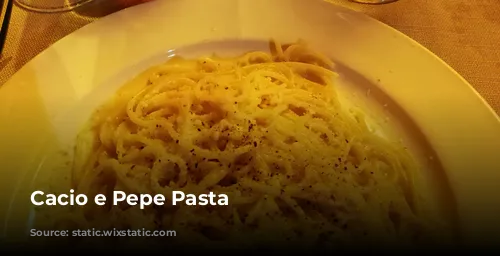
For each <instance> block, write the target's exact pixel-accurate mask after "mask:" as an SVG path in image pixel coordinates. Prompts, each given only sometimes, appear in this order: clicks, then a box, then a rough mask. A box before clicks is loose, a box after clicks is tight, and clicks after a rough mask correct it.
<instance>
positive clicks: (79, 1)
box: [15, 0, 94, 12]
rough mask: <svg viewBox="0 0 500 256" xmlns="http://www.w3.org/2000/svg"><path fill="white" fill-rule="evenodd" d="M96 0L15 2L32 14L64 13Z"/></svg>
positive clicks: (30, 0) (20, 0) (26, 0)
mask: <svg viewBox="0 0 500 256" xmlns="http://www.w3.org/2000/svg"><path fill="white" fill-rule="evenodd" d="M92 1H94V0H15V3H16V4H17V5H18V6H19V7H21V8H23V9H26V10H28V11H32V12H64V11H70V10H73V9H75V8H77V7H79V6H82V5H84V4H86V3H89V2H92Z"/></svg>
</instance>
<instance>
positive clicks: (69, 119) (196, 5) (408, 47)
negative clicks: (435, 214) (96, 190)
mask: <svg viewBox="0 0 500 256" xmlns="http://www.w3.org/2000/svg"><path fill="white" fill-rule="evenodd" d="M271 37H272V38H275V39H277V40H279V41H281V42H293V41H296V40H297V39H299V38H302V39H305V40H306V41H307V42H309V43H310V44H311V45H312V46H313V47H314V48H317V49H319V50H321V51H323V52H324V53H326V54H328V55H329V56H331V57H332V58H333V59H334V60H336V61H337V62H338V63H340V65H339V72H340V74H341V76H342V85H345V86H344V87H346V88H354V89H355V90H354V91H357V92H361V93H358V94H357V96H356V97H357V98H370V99H372V100H371V102H374V103H375V104H373V105H371V106H375V105H377V106H379V107H380V109H384V107H382V106H383V105H386V104H387V106H386V108H385V109H386V110H384V111H385V114H387V115H388V116H391V120H396V121H397V122H391V123H394V124H396V126H399V127H400V128H403V130H404V131H405V134H406V135H409V136H408V137H411V138H412V139H413V140H416V141H417V142H418V143H417V144H418V145H419V148H420V149H419V150H420V151H419V152H424V154H425V155H424V158H427V161H424V162H426V164H428V165H433V166H434V167H436V168H435V169H436V171H435V172H434V173H430V175H428V176H429V177H431V179H432V181H438V182H437V183H439V186H440V187H441V188H442V189H441V192H443V193H448V195H447V196H449V197H448V199H447V201H448V204H447V206H448V208H449V209H451V210H453V209H454V207H455V208H456V209H455V210H456V211H457V212H458V222H459V226H460V230H461V233H462V234H463V236H464V238H465V239H466V241H467V242H471V243H472V242H475V241H478V240H477V239H479V238H481V239H483V241H482V242H483V243H484V242H485V241H484V239H488V238H491V239H493V236H489V235H484V234H485V232H487V233H486V234H491V233H489V232H495V231H498V230H500V221H499V220H500V218H498V216H500V199H499V198H498V197H495V195H497V193H496V191H497V190H496V188H497V187H498V186H500V160H499V159H500V157H499V156H500V121H499V120H500V119H499V118H498V116H497V115H496V114H495V113H494V112H493V110H492V109H491V108H489V106H488V105H487V104H486V103H485V102H484V100H483V99H481V97H480V96H479V95H478V94H477V93H476V92H475V91H474V90H473V89H472V87H471V86H470V85H469V84H468V83H467V82H466V81H465V80H464V79H463V78H461V77H460V76H459V75H458V74H457V73H456V72H454V71H453V70H452V69H451V68H450V67H449V66H447V65H446V64H445V63H443V62H442V61H441V60H440V59H439V58H437V57H436V56H434V55H433V54H432V53H430V52H429V51H428V50H426V49H425V48H423V47H422V46H420V45H419V44H417V43H416V42H414V41H412V40H411V39H409V38H408V37H406V36H404V35H403V34H401V33H399V32H397V31H396V30H394V29H392V28H390V27H388V26H386V25H384V24H382V23H380V22H377V21H375V20H373V19H371V18H369V17H367V16H365V15H363V14H360V13H357V12H354V11H351V10H348V9H345V8H342V7H337V6H334V5H332V4H329V3H325V2H322V1H305V0H274V1H269V0H251V1H250V0H248V1H244V0H211V1H204V0H198V1H188V0H169V1H154V2H151V3H148V4H144V5H140V6H137V7H134V8H130V9H127V10H124V11H121V12H119V13H116V14H113V15H111V16H108V17H105V18H103V19H101V20H99V21H97V22H95V23H92V24H90V25H88V26H86V27H84V28H82V29H80V30H79V31H77V32H75V33H73V34H71V35H69V36H67V37H66V38H64V39H63V40H61V41H59V42H57V43H56V44H54V45H53V46H52V47H50V48H49V49H47V50H46V51H44V52H43V53H42V54H40V55H39V56H37V57H36V58H34V59H33V60H32V61H31V62H30V63H29V64H27V65H26V66H25V67H23V68H22V69H21V70H20V71H19V72H18V73H17V74H15V75H14V76H13V77H12V78H11V80H10V81H9V82H7V83H6V84H5V85H4V86H3V87H2V88H1V90H0V121H1V124H2V125H1V126H0V143H1V144H0V167H1V168H2V169H1V171H2V176H1V178H0V188H1V189H2V191H1V195H2V196H1V205H0V206H1V209H0V219H1V220H2V222H1V224H0V227H1V228H2V231H3V234H4V235H5V236H6V238H11V237H13V236H14V235H15V234H20V233H21V232H24V231H25V230H26V227H27V225H28V214H29V209H30V200H29V195H30V193H31V192H33V191H34V190H36V189H37V188H38V187H36V186H38V185H36V186H34V185H33V184H35V183H33V182H34V181H35V180H37V179H38V178H40V179H41V178H43V176H44V175H43V172H42V171H41V170H43V169H47V168H48V167H46V166H47V163H48V162H50V161H49V160H50V159H49V158H50V155H51V154H52V153H53V152H57V151H58V150H61V149H64V148H65V147H67V146H68V145H70V143H71V141H72V140H73V138H74V136H75V133H76V132H77V130H78V128H79V126H80V124H81V123H82V122H83V121H84V120H85V119H86V118H87V117H88V115H89V113H90V111H92V109H93V107H95V106H96V105H97V104H99V103H101V102H102V100H103V99H105V98H106V97H108V96H109V95H111V93H112V92H113V91H114V90H115V89H116V88H117V86H119V85H121V83H122V82H124V81H126V80H128V79H130V78H131V77H133V76H134V75H136V74H138V73H139V72H140V71H142V70H143V69H144V68H145V67H147V66H149V65H152V64H156V63H159V62H161V61H163V60H166V59H167V58H168V56H169V55H171V54H179V53H181V54H183V55H193V56H194V55H203V54H210V53H212V52H213V51H217V52H218V53H224V54H236V53H241V52H243V51H248V50H255V49H257V48H259V47H263V44H262V43H263V42H266V41H267V40H268V39H269V38H271ZM208 41H210V42H212V43H208ZM213 42H215V43H213ZM171 49H178V50H176V51H170V50H171ZM368 90H369V91H370V92H371V93H370V95H369V96H368V97H366V96H365V92H367V91H368ZM346 95H347V94H346ZM367 105H368V103H367ZM398 124H399V125H398ZM429 158H432V159H429ZM48 159H49V160H48ZM44 166H45V167H44ZM49 166H50V164H49ZM65 170H66V172H67V171H68V170H67V169H65ZM441 194H442V193H441Z"/></svg>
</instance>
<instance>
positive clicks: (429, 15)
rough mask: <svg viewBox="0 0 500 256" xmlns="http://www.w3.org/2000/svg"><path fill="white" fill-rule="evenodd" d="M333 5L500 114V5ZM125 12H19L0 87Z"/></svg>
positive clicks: (446, 1)
mask: <svg viewBox="0 0 500 256" xmlns="http://www.w3.org/2000/svg"><path fill="white" fill-rule="evenodd" d="M120 1H124V0H120ZM127 1H134V0H127ZM159 1H168V0H159ZM305 1H307V0H305ZM328 1H329V2H332V3H335V4H338V5H342V6H345V7H348V8H351V9H354V10H358V11H361V12H364V13H366V14H368V15H370V16H372V17H374V18H376V19H378V20H380V21H382V22H384V23H386V24H388V25H390V26H392V27H394V28H396V29H398V30H399V31H401V32H403V33H405V34H406V35H408V36H410V37H412V38H413V39H415V40H416V41H418V42H419V43H421V44H422V45H424V46H425V47H427V48H428V49H429V50H431V51H433V52H434V53H435V54H437V55H438V56H439V57H440V58H442V59H443V60H444V61H445V62H447V63H448V64H449V65H450V66H451V67H453V68H454V69H455V70H456V71H458V73H460V74H461V75H462V76H464V77H465V79H467V80H468V81H469V82H470V83H471V84H472V85H473V86H474V88H475V89H476V90H477V91H478V92H479V93H480V94H481V95H482V96H483V97H484V98H485V99H486V101H487V102H488V103H489V104H490V105H491V106H492V107H493V109H494V110H495V111H496V112H497V113H500V49H499V46H500V16H499V15H498V14H499V13H500V0H474V1H472V0H400V1H398V2H395V3H391V4H386V5H363V4H356V3H352V2H349V1H348V0H328ZM120 8H121V6H118V4H117V0H104V1H103V0H100V1H99V0H96V1H95V2H94V3H92V4H89V5H87V6H84V7H82V8H80V9H78V10H76V11H73V12H66V13H57V14H39V13H32V12H27V11H25V10H23V9H20V8H18V7H17V6H15V7H14V10H13V14H12V20H11V27H10V30H9V33H8V37H7V43H6V45H5V49H4V52H3V55H2V58H1V59H0V84H3V83H4V82H5V81H7V80H8V79H9V78H10V77H11V76H12V75H13V74H14V73H15V72H16V71H17V70H18V69H19V68H21V67H22V66H23V65H24V64H25V63H26V62H28V61H29V60H31V59H32V58H33V57H34V56H36V55H37V54H38V53H40V52H41V51H43V50H44V49H46V48H47V47H48V46H50V45H51V44H53V43H54V42H56V41H57V40H59V39H60V38H62V37H63V36H65V35H67V34H69V33H71V32H73V31H75V30H76V29H78V28H80V27H82V26H84V25H86V24H88V23H91V22H92V21H94V20H96V19H98V18H100V17H102V16H105V15H107V14H109V13H112V12H114V11H117V10H118V9H120Z"/></svg>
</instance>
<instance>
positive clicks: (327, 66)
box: [54, 42, 444, 246]
mask: <svg viewBox="0 0 500 256" xmlns="http://www.w3.org/2000/svg"><path fill="white" fill-rule="evenodd" d="M270 49H271V51H270V53H267V52H250V53H247V54H244V55H242V56H240V57H237V58H229V59H228V58H219V57H216V56H213V57H206V58H200V59H197V60H186V59H182V58H180V57H174V58H173V59H171V60H169V61H168V62H167V63H165V64H162V65H159V66H156V67H153V68H151V69H149V70H147V71H145V72H144V73H143V74H141V75H140V76H139V77H137V78H136V79H134V80H133V81H132V82H130V83H128V84H127V85H125V86H124V87H122V88H121V89H120V90H119V91H118V92H117V93H116V95H115V97H114V98H113V99H112V100H110V101H109V102H108V103H106V104H105V105H103V106H102V107H101V108H99V109H98V110H97V111H96V112H95V113H94V115H93V116H92V119H91V120H90V121H89V125H88V127H87V128H86V129H84V131H82V133H81V134H80V136H79V137H78V139H77V146H76V155H75V161H74V166H73V172H72V177H71V182H72V187H74V188H75V189H76V190H77V191H78V192H79V193H85V194H87V195H89V197H91V196H93V195H96V194H98V193H103V194H106V195H110V194H111V193H112V191H114V190H120V191H126V192H127V193H133V194H141V193H149V194H164V195H165V196H166V197H167V199H169V200H171V198H170V196H171V194H172V191H174V190H181V191H184V192H186V193H192V194H199V193H206V192H207V191H213V192H214V193H223V194H227V195H228V196H229V198H230V201H229V205H228V206H185V205H177V206H172V205H169V204H165V205H164V206H162V207H149V208H146V209H144V210H140V209H138V208H137V207H130V206H126V205H120V206H119V207H111V206H108V207H104V208H103V207H100V208H99V207H95V206H91V205H88V206H86V207H85V208H84V209H83V211H73V212H71V213H65V214H66V216H65V217H64V218H63V217H61V218H54V219H57V221H60V220H62V219H64V220H65V221H66V222H68V221H70V222H72V223H73V224H72V225H77V226H80V227H81V226H85V225H87V226H86V227H102V228H147V229H174V230H176V231H177V233H178V234H182V235H183V236H184V237H188V236H189V240H190V241H191V242H196V243H197V244H199V245H201V244H206V245H207V246H210V245H217V244H221V245H228V244H234V245H237V246H254V245H255V244H261V243H262V244H266V243H273V244H280V243H286V242H290V241H300V243H302V244H308V245H321V246H339V245H349V244H351V243H352V242H353V241H358V242H359V241H361V240H360V239H363V241H366V242H367V243H368V242H373V243H377V244H383V243H392V244H394V243H395V242H397V243H398V244H401V245H406V244H408V245H411V244H418V243H419V241H421V242H422V243H423V242H425V243H427V242H429V241H434V240H435V239H437V238H436V237H438V235H436V234H437V233H439V232H438V231H439V230H441V231H442V230H444V229H443V228H441V226H439V225H437V224H436V223H438V222H439V220H436V219H434V217H433V216H431V214H428V213H427V211H426V209H425V205H424V204H422V202H423V201H422V198H421V197H420V196H419V193H418V190H417V189H416V188H415V185H414V180H415V178H414V175H418V171H419V170H418V167H417V165H416V164H415V162H414V160H413V158H412V156H411V155H410V154H409V153H408V152H407V151H406V150H405V149H404V148H403V146H402V145H400V144H399V143H395V142H392V141H390V140H388V139H385V138H383V137H380V136H379V135H376V134H375V133H374V132H373V131H371V130H370V129H369V128H368V126H367V125H366V123H365V121H364V117H363V114H362V113H361V112H354V113H353V112H350V111H349V110H348V109H346V108H345V107H344V106H343V105H342V104H341V103H340V101H339V99H338V96H337V92H336V89H335V87H336V86H335V78H336V77H337V74H336V73H335V72H334V71H333V70H334V63H332V61H331V60H329V59H328V58H326V57H324V56H323V55H321V54H319V53H316V52H314V51H313V50H311V49H310V48H309V47H308V45H307V44H305V43H303V42H298V43H294V44H289V45H281V44H279V43H276V42H271V43H270ZM442 237H443V234H441V233H440V234H439V237H438V238H439V239H441V238H442ZM417 238H418V239H417ZM433 239H434V240H433Z"/></svg>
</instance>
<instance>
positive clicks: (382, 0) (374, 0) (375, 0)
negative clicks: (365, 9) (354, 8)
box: [349, 0, 398, 4]
mask: <svg viewBox="0 0 500 256" xmlns="http://www.w3.org/2000/svg"><path fill="white" fill-rule="evenodd" d="M349 1H351V2H355V3H360V4H388V3H393V2H396V1H398V0H349Z"/></svg>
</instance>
